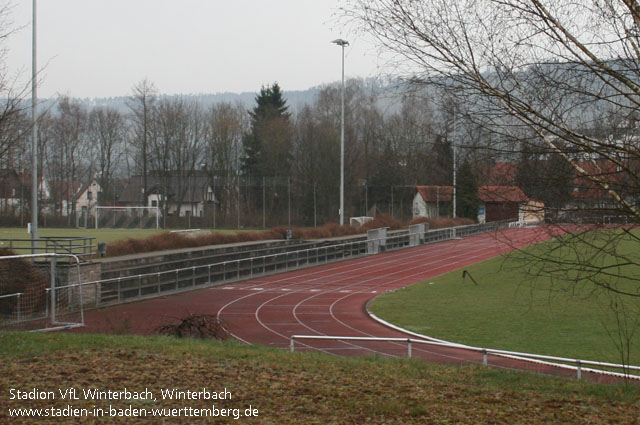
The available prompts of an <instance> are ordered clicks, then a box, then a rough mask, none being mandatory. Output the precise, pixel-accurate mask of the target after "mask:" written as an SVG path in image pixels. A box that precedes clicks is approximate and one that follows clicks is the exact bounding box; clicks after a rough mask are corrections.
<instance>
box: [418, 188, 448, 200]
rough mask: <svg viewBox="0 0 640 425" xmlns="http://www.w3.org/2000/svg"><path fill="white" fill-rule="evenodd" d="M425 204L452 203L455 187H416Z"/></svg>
mask: <svg viewBox="0 0 640 425" xmlns="http://www.w3.org/2000/svg"><path fill="white" fill-rule="evenodd" d="M416 189H417V190H418V193H420V195H421V196H422V199H424V201H425V202H451V200H452V199H453V186H416Z"/></svg>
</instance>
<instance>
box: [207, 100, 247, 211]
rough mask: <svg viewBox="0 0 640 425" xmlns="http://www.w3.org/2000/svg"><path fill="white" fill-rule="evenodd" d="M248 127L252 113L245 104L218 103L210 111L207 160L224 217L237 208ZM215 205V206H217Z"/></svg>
mask: <svg viewBox="0 0 640 425" xmlns="http://www.w3.org/2000/svg"><path fill="white" fill-rule="evenodd" d="M248 129H249V116H248V114H247V111H246V110H245V108H243V107H242V105H232V104H230V103H225V102H223V103H218V104H215V105H213V106H211V108H210V109H209V111H208V117H207V126H206V134H205V149H206V154H205V158H206V162H207V169H208V172H209V177H210V179H211V181H212V182H213V184H214V186H215V188H216V189H218V188H219V190H216V192H215V196H216V200H217V201H218V203H219V208H220V211H221V212H222V220H223V221H224V222H225V223H226V222H227V220H228V218H229V217H230V216H231V215H232V214H233V213H234V212H235V211H237V201H238V199H237V190H236V185H237V181H238V176H239V175H240V173H241V165H242V164H241V159H242V138H243V137H244V135H245V134H246V133H247V131H248ZM214 208H215V206H214Z"/></svg>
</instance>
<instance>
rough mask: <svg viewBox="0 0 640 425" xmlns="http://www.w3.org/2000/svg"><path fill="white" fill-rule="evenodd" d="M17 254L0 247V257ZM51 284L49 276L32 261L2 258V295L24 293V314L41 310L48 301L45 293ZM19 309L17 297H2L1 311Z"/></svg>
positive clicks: (8, 312)
mask: <svg viewBox="0 0 640 425" xmlns="http://www.w3.org/2000/svg"><path fill="white" fill-rule="evenodd" d="M9 255H16V254H15V252H13V251H11V250H8V249H0V257H5V256H9ZM48 286H49V282H48V281H47V277H46V276H45V275H44V274H43V273H41V272H40V271H39V270H38V269H37V268H36V267H34V266H33V264H32V263H31V262H30V261H27V260H25V259H21V258H15V259H10V260H0V295H10V294H17V293H22V296H21V299H20V304H21V310H22V314H29V313H33V312H34V311H41V310H42V309H43V308H44V304H45V302H46V299H45V297H44V296H43V294H44V293H45V289H46V288H47V287H48ZM16 310H17V302H16V298H14V297H9V298H0V312H2V313H3V314H13V313H15V312H16Z"/></svg>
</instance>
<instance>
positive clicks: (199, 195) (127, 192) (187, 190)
mask: <svg viewBox="0 0 640 425" xmlns="http://www.w3.org/2000/svg"><path fill="white" fill-rule="evenodd" d="M177 175H178V172H177V171H171V172H168V173H167V174H166V175H164V176H163V175H161V173H159V172H151V173H149V175H147V192H148V193H149V194H151V193H162V192H163V191H164V185H165V182H166V184H168V186H167V188H166V190H167V197H168V199H170V200H173V201H175V197H177V196H178V195H179V194H182V200H181V202H183V203H198V202H202V201H203V200H204V195H205V192H206V189H207V188H208V187H209V186H211V177H210V176H209V174H208V173H207V172H206V171H201V170H196V171H193V175H192V176H184V177H183V178H182V181H181V179H179V178H178V177H177ZM165 177H168V179H167V180H166V181H165ZM179 183H182V187H179ZM143 187H144V178H143V176H141V175H136V176H132V177H131V178H130V179H129V184H127V187H126V188H125V189H124V191H123V192H122V194H121V195H120V199H119V201H120V202H123V203H128V204H137V203H140V202H141V200H142V192H143Z"/></svg>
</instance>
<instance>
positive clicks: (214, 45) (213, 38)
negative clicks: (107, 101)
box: [7, 0, 378, 97]
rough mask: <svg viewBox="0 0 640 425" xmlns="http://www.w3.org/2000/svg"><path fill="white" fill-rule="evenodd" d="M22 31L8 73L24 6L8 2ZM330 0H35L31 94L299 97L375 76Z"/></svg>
mask: <svg viewBox="0 0 640 425" xmlns="http://www.w3.org/2000/svg"><path fill="white" fill-rule="evenodd" d="M13 4H14V8H13V11H12V20H13V22H14V25H15V26H16V27H24V28H22V29H20V30H19V31H18V32H17V33H16V34H15V35H13V36H12V37H11V38H10V39H9V41H8V44H7V47H8V49H9V52H8V66H9V68H10V70H13V71H15V70H22V71H23V74H25V75H27V77H28V76H29V75H30V73H31V5H32V0H13ZM339 5H340V0H271V1H267V0H233V1H224V0H179V1H176V0H171V1H170V0H39V1H38V8H37V11H38V65H39V68H41V69H42V70H43V71H42V76H41V78H42V84H41V86H40V88H39V96H40V97H52V96H57V95H58V94H66V95H69V96H73V97H110V96H127V95H129V94H130V93H131V89H132V87H133V86H134V85H135V84H136V83H137V82H139V81H140V80H142V79H143V78H148V79H149V80H150V81H152V82H153V83H154V84H155V85H156V87H157V88H158V89H159V91H160V92H161V93H166V94H190V93H219V92H227V91H228V92H244V91H249V92H257V91H258V90H259V89H260V87H261V86H262V85H265V84H270V83H272V82H274V81H277V82H278V83H279V84H280V86H281V87H282V88H283V90H285V91H286V90H304V89H307V88H309V87H312V86H316V85H320V84H322V83H330V82H333V81H339V80H340V61H341V53H340V47H338V46H336V45H335V44H331V41H332V40H334V39H336V38H346V39H348V40H349V42H350V43H351V46H349V47H347V48H346V50H345V54H346V59H345V67H346V71H345V73H346V76H347V77H368V76H374V75H376V74H377V72H378V69H377V65H378V60H377V57H376V55H375V49H374V48H373V47H372V45H371V44H369V43H367V42H366V41H365V40H363V39H357V38H354V36H353V35H350V34H347V33H345V30H344V28H342V26H341V25H340V24H339V23H338V19H337V17H336V14H337V13H338V10H337V8H338V7H339Z"/></svg>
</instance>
